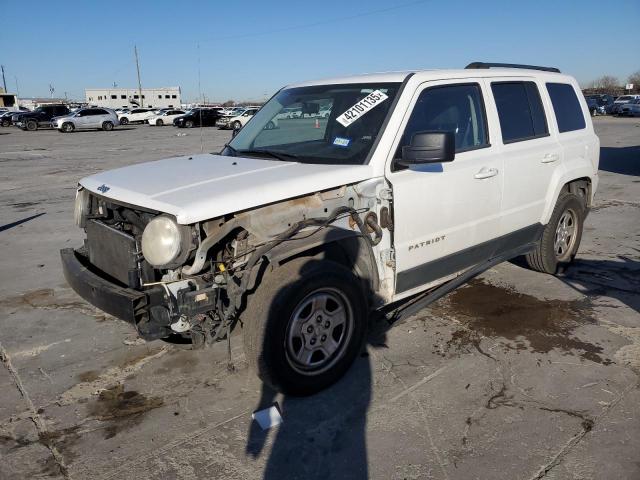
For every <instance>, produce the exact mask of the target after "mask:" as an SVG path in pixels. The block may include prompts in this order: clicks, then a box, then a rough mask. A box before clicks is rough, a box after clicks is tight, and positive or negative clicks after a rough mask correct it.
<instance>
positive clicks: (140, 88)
mask: <svg viewBox="0 0 640 480" xmlns="http://www.w3.org/2000/svg"><path fill="white" fill-rule="evenodd" d="M133 52H134V53H135V55H136V70H137V71H138V95H140V106H141V107H144V98H143V97H142V82H141V81H140V62H138V47H137V46H136V45H134V46H133Z"/></svg>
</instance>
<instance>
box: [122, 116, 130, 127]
mask: <svg viewBox="0 0 640 480" xmlns="http://www.w3.org/2000/svg"><path fill="white" fill-rule="evenodd" d="M128 123H129V119H128V118H127V117H122V118H121V119H120V125H127V124H128Z"/></svg>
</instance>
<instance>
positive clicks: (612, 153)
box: [598, 145, 640, 176]
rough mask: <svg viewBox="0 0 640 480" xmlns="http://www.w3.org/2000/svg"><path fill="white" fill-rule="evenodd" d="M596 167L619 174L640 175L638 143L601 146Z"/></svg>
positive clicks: (639, 146) (639, 147) (639, 148)
mask: <svg viewBox="0 0 640 480" xmlns="http://www.w3.org/2000/svg"><path fill="white" fill-rule="evenodd" d="M598 169H599V170H604V171H605V172H611V173H619V174H621V175H635V176H640V145H635V146H631V147H601V148H600V165H599V167H598Z"/></svg>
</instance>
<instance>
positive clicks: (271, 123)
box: [264, 120, 276, 130]
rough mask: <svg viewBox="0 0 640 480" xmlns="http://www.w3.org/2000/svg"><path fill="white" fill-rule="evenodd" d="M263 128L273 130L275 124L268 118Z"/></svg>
mask: <svg viewBox="0 0 640 480" xmlns="http://www.w3.org/2000/svg"><path fill="white" fill-rule="evenodd" d="M264 128H265V130H273V129H274V128H276V124H275V123H273V122H272V121H271V120H269V121H268V122H267V124H266V125H265V127H264Z"/></svg>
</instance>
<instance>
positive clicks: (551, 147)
mask: <svg viewBox="0 0 640 480" xmlns="http://www.w3.org/2000/svg"><path fill="white" fill-rule="evenodd" d="M487 84H488V86H489V88H488V90H489V91H490V94H491V95H492V97H493V99H494V102H493V103H494V104H495V105H494V106H493V105H492V107H493V111H492V114H493V115H494V116H495V117H497V118H498V123H499V125H500V138H498V139H496V140H497V146H498V148H499V151H500V156H501V158H502V164H503V168H504V177H503V181H504V188H503V193H502V213H501V217H502V218H501V222H500V232H501V235H502V237H503V239H504V241H505V242H506V243H507V245H506V246H505V248H504V249H505V250H507V249H509V248H508V247H511V248H515V247H518V246H521V245H523V244H526V243H531V242H533V241H535V240H536V239H537V237H538V235H539V234H540V232H541V227H542V225H541V223H542V218H543V214H544V210H545V206H546V199H547V194H548V192H549V191H550V190H551V189H552V188H553V182H552V179H553V177H554V176H555V175H561V173H562V162H561V158H562V149H561V148H560V144H559V143H558V140H557V137H556V135H555V133H554V132H552V131H551V129H550V127H549V125H550V121H549V117H548V113H549V109H550V106H549V105H548V103H547V101H546V96H543V95H541V92H542V91H543V88H544V85H543V84H541V83H540V82H538V81H537V80H535V79H532V78H515V77H514V78H497V79H487Z"/></svg>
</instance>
